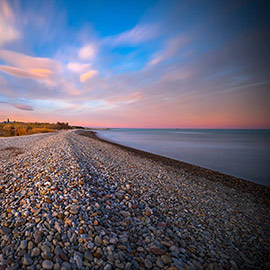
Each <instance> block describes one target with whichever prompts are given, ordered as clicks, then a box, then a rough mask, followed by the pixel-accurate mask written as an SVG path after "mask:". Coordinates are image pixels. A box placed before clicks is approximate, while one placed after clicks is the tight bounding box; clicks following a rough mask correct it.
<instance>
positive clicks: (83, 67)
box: [67, 62, 91, 73]
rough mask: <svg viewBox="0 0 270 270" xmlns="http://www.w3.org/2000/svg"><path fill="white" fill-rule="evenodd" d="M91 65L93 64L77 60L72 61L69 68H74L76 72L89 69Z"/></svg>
mask: <svg viewBox="0 0 270 270" xmlns="http://www.w3.org/2000/svg"><path fill="white" fill-rule="evenodd" d="M90 66H91V64H81V63H76V62H70V63H68V65H67V68H68V69H69V70H72V71H73V72H76V73H81V72H83V71H85V70H86V69H88V68H89V67H90Z"/></svg>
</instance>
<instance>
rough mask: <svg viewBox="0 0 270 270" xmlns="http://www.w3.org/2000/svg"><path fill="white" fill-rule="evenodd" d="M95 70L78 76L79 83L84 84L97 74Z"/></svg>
mask: <svg viewBox="0 0 270 270" xmlns="http://www.w3.org/2000/svg"><path fill="white" fill-rule="evenodd" d="M97 73H98V72H97V70H90V71H88V72H86V73H83V74H82V75H81V76H80V81H81V82H85V81H87V80H89V79H90V78H92V77H93V76H95V75H96V74H97Z"/></svg>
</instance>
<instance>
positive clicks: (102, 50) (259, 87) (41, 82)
mask: <svg viewBox="0 0 270 270" xmlns="http://www.w3.org/2000/svg"><path fill="white" fill-rule="evenodd" d="M269 10H270V8H269V2H267V1H253V0H252V1H248V0H246V1H240V0H239V1H235V0H233V1H207V0H204V1H192V0H190V1H180V0H179V1H171V0H165V1H154V0H147V1H145V0H136V1H128V0H124V1H120V0H117V1H105V0H99V1H96V0H93V1H92V0H88V1H83V0H80V1H79V0H78V1H67V0H66V1H64V0H63V1H59V0H58V1H51V0H46V1H39V0H23V1H18V0H14V1H12V0H0V121H3V120H5V119H7V118H9V119H10V120H12V121H13V120H16V121H27V122H30V121H38V122H56V121H64V122H69V123H70V124H72V125H83V126H88V127H128V128H132V127H134V128H270V76H269V75H270V53H269V52H270V50H269V45H270V38H269V29H270V22H269Z"/></svg>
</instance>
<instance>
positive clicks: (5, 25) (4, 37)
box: [0, 0, 20, 46]
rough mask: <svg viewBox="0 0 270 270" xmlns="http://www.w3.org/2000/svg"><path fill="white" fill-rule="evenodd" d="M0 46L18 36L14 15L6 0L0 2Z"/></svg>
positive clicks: (16, 38)
mask: <svg viewBox="0 0 270 270" xmlns="http://www.w3.org/2000/svg"><path fill="white" fill-rule="evenodd" d="M0 10H1V12H0V46H1V45H3V44H5V43H9V42H12V41H15V40H18V39H19V38H20V32H19V31H18V29H17V28H16V25H15V16H14V13H13V11H12V9H11V8H10V6H9V4H8V2H7V1H5V0H2V1H1V2H0Z"/></svg>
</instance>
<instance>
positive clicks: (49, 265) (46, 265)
mask: <svg viewBox="0 0 270 270" xmlns="http://www.w3.org/2000/svg"><path fill="white" fill-rule="evenodd" d="M42 267H43V268H44V269H49V270H50V269H52V268H53V262H52V261H49V260H45V261H43V262H42Z"/></svg>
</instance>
